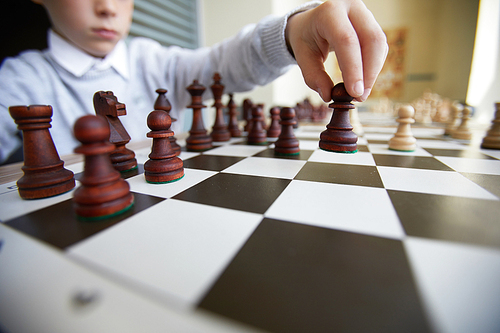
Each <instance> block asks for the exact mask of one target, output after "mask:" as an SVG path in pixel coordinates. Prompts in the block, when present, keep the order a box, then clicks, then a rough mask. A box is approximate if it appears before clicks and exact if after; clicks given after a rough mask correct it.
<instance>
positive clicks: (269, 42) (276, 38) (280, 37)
mask: <svg viewBox="0 0 500 333" xmlns="http://www.w3.org/2000/svg"><path fill="white" fill-rule="evenodd" d="M321 4H322V2H321V1H311V2H307V3H305V4H303V5H301V6H298V7H296V8H294V9H293V10H291V11H290V12H288V13H287V14H286V15H285V16H283V17H278V18H273V19H270V20H269V21H267V22H265V23H264V27H263V29H262V42H263V45H264V47H265V49H266V50H267V53H268V57H269V61H270V62H271V64H272V65H273V66H277V67H286V66H289V65H295V64H297V62H296V61H295V58H294V57H293V55H292V54H291V53H290V51H289V50H288V47H287V45H286V40H285V28H286V24H287V22H288V19H289V18H290V17H291V16H292V15H294V14H297V13H300V12H304V11H306V10H309V9H313V8H316V7H318V6H319V5H321Z"/></svg>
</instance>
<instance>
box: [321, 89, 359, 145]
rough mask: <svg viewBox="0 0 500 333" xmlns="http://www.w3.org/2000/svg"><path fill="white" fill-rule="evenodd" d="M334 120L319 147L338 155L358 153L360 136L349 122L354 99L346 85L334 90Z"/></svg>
mask: <svg viewBox="0 0 500 333" xmlns="http://www.w3.org/2000/svg"><path fill="white" fill-rule="evenodd" d="M332 99H333V103H331V104H330V105H329V107H330V108H333V114H332V118H331V120H330V123H329V124H328V125H327V126H326V130H325V131H323V132H322V133H321V135H320V141H319V147H320V148H321V149H323V150H326V151H333V152H338V153H355V152H357V151H358V145H357V141H358V136H357V135H356V134H355V133H354V132H353V130H352V129H353V128H352V126H351V123H350V122H349V110H350V109H353V108H354V105H353V104H352V103H351V101H352V100H353V98H352V97H351V96H349V94H348V93H347V91H346V89H345V87H344V83H342V82H341V83H338V84H336V85H335V87H333V89H332Z"/></svg>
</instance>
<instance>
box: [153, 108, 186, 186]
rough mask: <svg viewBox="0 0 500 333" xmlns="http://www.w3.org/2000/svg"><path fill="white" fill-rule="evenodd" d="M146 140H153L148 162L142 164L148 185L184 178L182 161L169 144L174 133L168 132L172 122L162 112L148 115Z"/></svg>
mask: <svg viewBox="0 0 500 333" xmlns="http://www.w3.org/2000/svg"><path fill="white" fill-rule="evenodd" d="M147 121H148V127H149V128H150V129H151V131H150V132H149V133H148V134H147V136H148V138H153V144H152V148H151V154H149V160H147V161H146V163H144V176H145V178H146V181H147V182H148V183H152V184H165V183H170V182H173V181H176V180H179V179H181V178H182V177H184V167H183V162H182V160H181V159H180V158H179V157H177V156H176V154H175V151H174V150H173V148H172V146H171V144H170V138H171V137H172V136H173V135H174V132H172V131H171V130H170V126H171V125H172V120H171V119H170V116H169V115H168V113H166V112H165V111H162V110H155V111H152V112H151V113H150V114H149V115H148V120H147Z"/></svg>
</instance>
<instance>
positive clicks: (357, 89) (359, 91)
mask: <svg viewBox="0 0 500 333" xmlns="http://www.w3.org/2000/svg"><path fill="white" fill-rule="evenodd" d="M364 89H365V87H364V86H363V81H358V82H356V83H355V84H354V93H355V94H356V96H361V95H363V93H364V92H365V90H364Z"/></svg>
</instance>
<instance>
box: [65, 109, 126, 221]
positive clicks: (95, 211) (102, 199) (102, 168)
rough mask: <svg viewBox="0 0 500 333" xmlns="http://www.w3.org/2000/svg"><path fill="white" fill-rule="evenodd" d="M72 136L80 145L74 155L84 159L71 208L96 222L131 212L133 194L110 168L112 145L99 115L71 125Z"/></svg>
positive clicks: (105, 126)
mask: <svg viewBox="0 0 500 333" xmlns="http://www.w3.org/2000/svg"><path fill="white" fill-rule="evenodd" d="M74 132H75V137H76V138H77V139H78V141H80V142H81V143H82V145H81V146H79V147H77V148H75V153H78V154H83V155H84V156H85V166H84V171H83V176H82V177H81V179H80V182H81V184H82V185H81V186H80V187H78V188H77V189H76V190H75V193H74V196H73V207H74V210H75V213H76V215H78V216H79V217H81V218H84V219H89V220H96V219H103V218H107V217H111V216H115V215H117V214H121V213H123V212H125V211H127V210H128V209H130V208H131V207H132V205H133V203H134V195H133V194H132V193H131V192H130V186H129V184H128V183H127V182H126V181H125V180H123V179H122V177H121V175H120V173H119V172H118V171H117V170H116V169H114V168H113V166H112V165H111V160H110V159H109V154H110V153H111V152H113V151H114V150H115V146H114V145H113V144H112V143H110V142H109V141H108V138H109V126H108V124H107V122H106V120H105V119H104V118H103V117H102V116H91V115H89V116H83V117H81V118H80V119H78V120H77V121H76V123H75V126H74Z"/></svg>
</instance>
